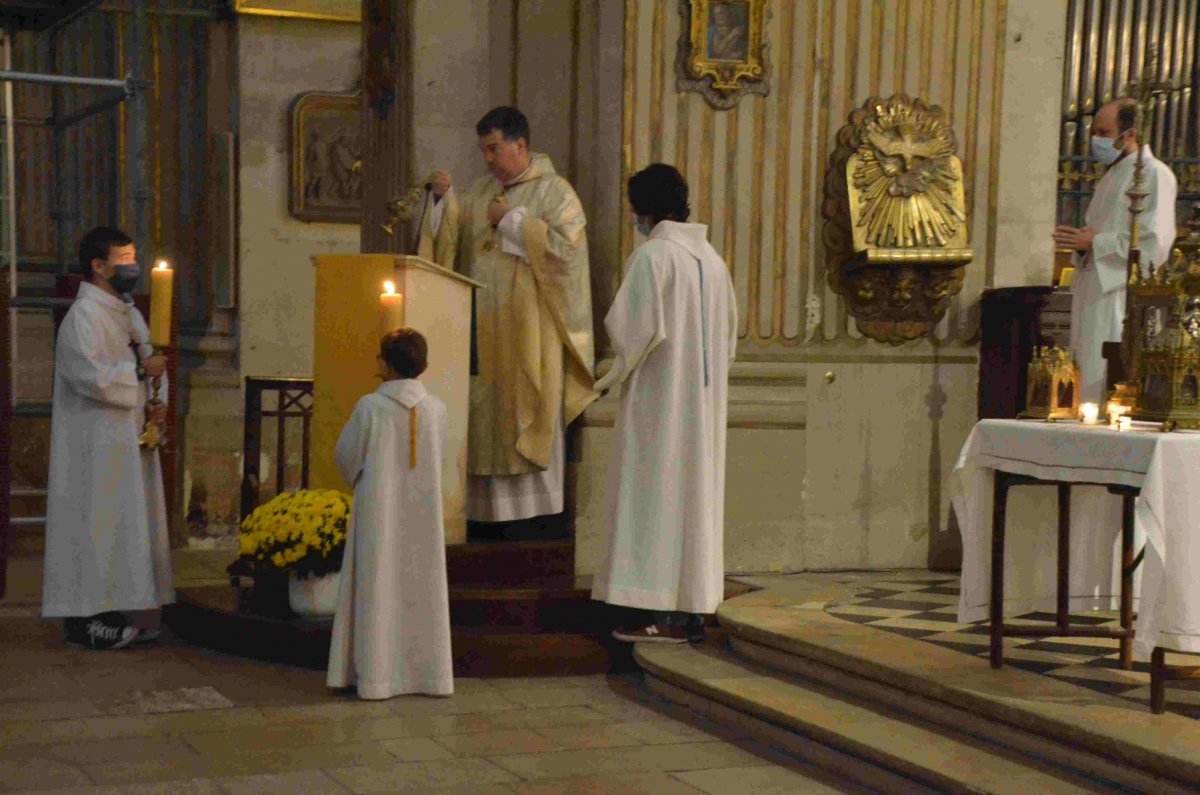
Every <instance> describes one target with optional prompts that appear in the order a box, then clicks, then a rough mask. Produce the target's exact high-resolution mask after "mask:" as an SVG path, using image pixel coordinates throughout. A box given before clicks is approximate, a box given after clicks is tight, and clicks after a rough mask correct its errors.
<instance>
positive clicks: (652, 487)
mask: <svg viewBox="0 0 1200 795" xmlns="http://www.w3.org/2000/svg"><path fill="white" fill-rule="evenodd" d="M629 204H630V206H631V207H632V209H633V212H634V214H635V216H636V223H637V227H638V229H639V230H640V231H641V232H642V233H643V234H645V235H647V236H648V237H649V240H647V241H646V242H645V243H644V244H642V245H641V246H640V247H638V249H637V250H636V251H634V252H633V255H632V256H631V257H630V258H629V261H628V262H627V263H626V265H625V279H624V281H623V282H622V283H621V288H620V290H619V291H618V292H617V295H616V298H615V299H614V300H613V305H612V308H611V309H610V310H609V312H608V317H606V318H605V320H604V328H605V329H606V330H607V331H608V336H609V338H610V339H611V340H612V346H613V352H614V353H615V355H616V357H615V361H614V363H613V366H612V369H611V370H609V371H608V373H606V374H605V375H604V377H603V378H601V379H600V380H599V381H598V382H597V384H596V388H597V389H611V388H616V387H618V386H619V387H621V408H620V411H619V412H618V414H617V421H616V449H615V451H614V453H613V458H612V462H611V464H610V469H609V483H608V492H607V495H606V500H605V507H606V516H607V519H608V526H609V527H610V528H611V531H612V535H611V536H610V538H609V543H608V552H607V554H606V555H605V557H604V560H603V562H602V563H601V565H600V570H599V572H598V573H597V574H596V578H595V582H594V584H593V586H592V598H594V599H599V600H602V601H604V602H608V603H609V604H613V605H620V606H623V607H635V608H642V609H644V610H649V611H653V615H652V616H650V617H647V619H646V620H645V621H642V622H639V623H638V624H637V625H635V626H630V627H623V628H620V629H618V630H616V631H615V632H614V633H613V636H614V637H616V638H617V639H618V640H625V641H634V642H637V641H651V642H660V643H661V642H667V643H683V642H685V641H686V640H688V638H689V636H690V637H691V638H692V639H693V640H699V639H702V638H703V615H701V614H705V613H714V612H716V609H717V605H718V604H720V602H721V600H722V599H723V598H724V580H725V567H724V554H723V543H724V525H725V415H726V406H727V403H728V382H729V368H730V365H732V363H733V360H734V355H735V353H736V346H737V304H736V302H735V300H734V293H733V282H732V280H731V279H730V276H729V269H728V267H726V265H725V262H724V261H723V260H722V259H721V257H720V255H719V254H717V252H716V250H714V249H713V247H712V246H711V245H709V243H708V241H707V239H706V235H707V232H708V229H707V227H705V226H704V225H702V224H689V223H685V222H686V221H687V219H688V215H689V214H690V209H689V207H688V187H687V183H686V182H685V181H684V179H683V177H682V175H680V173H679V172H678V171H677V170H676V169H675V168H673V167H672V166H668V165H664V164H661V163H656V164H654V165H652V166H649V167H647V168H646V169H644V170H643V171H640V172H638V173H637V174H634V175H633V176H632V177H631V178H630V180H629Z"/></svg>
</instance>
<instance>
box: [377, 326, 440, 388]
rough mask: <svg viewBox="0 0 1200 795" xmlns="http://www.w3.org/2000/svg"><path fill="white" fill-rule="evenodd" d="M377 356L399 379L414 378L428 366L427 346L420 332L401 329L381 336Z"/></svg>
mask: <svg viewBox="0 0 1200 795" xmlns="http://www.w3.org/2000/svg"><path fill="white" fill-rule="evenodd" d="M379 355H380V356H382V357H383V360H384V361H385V362H387V364H388V367H391V368H392V369H393V370H395V371H396V375H398V376H400V377H401V378H416V377H417V376H419V375H420V374H421V373H423V372H425V368H426V367H428V366H429V344H428V343H427V342H425V337H423V336H422V335H421V332H419V331H417V330H415V329H411V328H405V327H401V328H398V329H393V330H392V331H389V332H388V333H387V334H384V335H383V339H382V340H380V341H379Z"/></svg>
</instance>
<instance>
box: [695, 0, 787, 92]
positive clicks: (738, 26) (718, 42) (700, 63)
mask: <svg viewBox="0 0 1200 795" xmlns="http://www.w3.org/2000/svg"><path fill="white" fill-rule="evenodd" d="M680 13H681V14H682V15H683V22H684V25H683V35H682V36H681V38H680V42H679V57H678V58H677V60H676V64H677V66H678V72H679V74H678V77H677V80H676V83H677V87H678V88H679V90H681V91H698V92H700V93H701V94H703V95H704V98H705V99H706V100H707V101H708V103H709V104H710V105H712V106H713V107H714V108H718V109H720V110H728V109H729V108H732V107H733V106H734V105H736V104H737V103H738V101H739V100H740V99H741V98H742V96H743V95H744V94H759V95H762V96H766V95H767V94H768V93H769V92H770V84H769V83H768V81H767V74H768V63H767V50H768V43H767V41H766V37H765V35H764V32H763V29H764V25H765V23H766V19H767V0H680Z"/></svg>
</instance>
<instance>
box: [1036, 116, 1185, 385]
mask: <svg viewBox="0 0 1200 795" xmlns="http://www.w3.org/2000/svg"><path fill="white" fill-rule="evenodd" d="M1136 109H1137V103H1136V101H1135V100H1133V99H1131V98H1128V97H1124V98H1121V99H1117V100H1114V101H1112V102H1109V103H1108V104H1107V105H1104V106H1103V107H1102V108H1100V110H1099V112H1098V113H1096V118H1095V119H1094V120H1093V121H1092V144H1091V145H1092V156H1093V157H1095V158H1096V159H1097V160H1100V161H1101V162H1103V163H1104V164H1106V165H1107V166H1108V167H1109V168H1108V170H1107V171H1106V172H1105V173H1104V176H1103V177H1101V178H1100V181H1099V182H1098V183H1096V191H1095V193H1094V194H1093V195H1092V201H1091V204H1089V205H1088V210H1087V215H1086V216H1085V217H1084V222H1085V223H1086V226H1084V227H1083V228H1081V229H1079V228H1075V227H1071V226H1059V227H1056V228H1055V230H1054V241H1055V243H1057V244H1058V245H1060V246H1065V247H1068V248H1070V249H1072V250H1074V251H1075V256H1074V265H1075V278H1074V281H1073V282H1072V288H1071V289H1072V292H1073V295H1072V300H1071V353H1072V355H1073V356H1074V357H1075V361H1076V363H1077V364H1078V365H1079V375H1080V380H1081V381H1082V384H1083V386H1082V389H1081V390H1080V399H1081V400H1082V401H1083V402H1085V403H1103V402H1104V400H1105V380H1106V379H1105V374H1106V371H1105V367H1106V364H1105V360H1104V357H1103V355H1102V352H1101V345H1102V344H1103V343H1105V342H1119V341H1120V340H1121V332H1122V326H1123V324H1124V318H1125V282H1126V273H1125V269H1126V262H1127V260H1128V258H1129V242H1130V227H1129V222H1130V215H1129V197H1128V196H1127V195H1126V194H1127V193H1128V191H1129V189H1130V188H1131V187H1133V178H1134V164H1135V162H1136V161H1137V151H1138V144H1139V143H1140V142H1139V141H1138V138H1137V129H1136V128H1135V124H1134V121H1135V113H1136ZM1142 151H1143V156H1144V159H1145V161H1144V162H1145V171H1144V172H1143V174H1144V177H1143V185H1144V186H1145V190H1146V191H1147V193H1148V194H1149V195H1147V196H1146V202H1145V210H1144V211H1143V212H1142V214H1141V215H1140V216H1139V218H1138V223H1139V230H1140V231H1139V235H1138V237H1139V240H1138V247H1139V249H1140V250H1141V263H1142V268H1143V269H1145V268H1146V267H1147V266H1148V265H1149V264H1150V263H1153V264H1154V266H1155V267H1158V266H1160V265H1162V264H1164V263H1165V262H1166V261H1167V258H1168V256H1169V255H1170V253H1171V247H1172V246H1173V245H1174V244H1175V194H1176V185H1175V175H1174V174H1172V173H1171V169H1169V168H1167V167H1166V166H1165V165H1163V163H1162V161H1161V160H1158V159H1157V158H1155V157H1154V155H1153V154H1152V153H1151V152H1150V147H1149V146H1144V147H1142Z"/></svg>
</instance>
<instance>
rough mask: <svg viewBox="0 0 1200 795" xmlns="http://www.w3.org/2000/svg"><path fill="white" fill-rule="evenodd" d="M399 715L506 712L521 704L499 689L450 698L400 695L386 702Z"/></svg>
mask: <svg viewBox="0 0 1200 795" xmlns="http://www.w3.org/2000/svg"><path fill="white" fill-rule="evenodd" d="M385 703H386V704H387V706H388V709H390V710H391V711H392V712H394V713H395V714H397V715H459V714H463V713H468V712H504V711H508V710H513V709H519V708H520V707H521V706H523V705H521V704H518V703H516V702H515V701H511V700H509V699H508V698H506V697H505V696H503V695H502V694H501V693H500V692H499V691H480V692H475V693H464V694H463V695H457V694H456V695H454V696H451V697H449V698H431V697H429V696H399V697H397V698H393V699H390V700H388V701H387V702H385Z"/></svg>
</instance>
